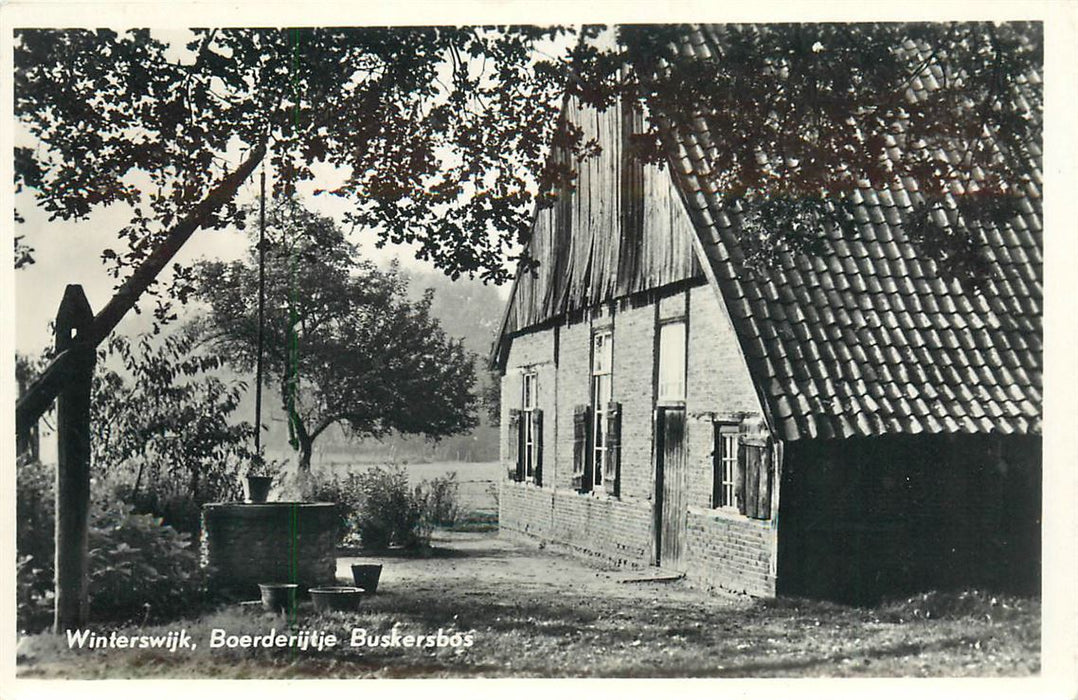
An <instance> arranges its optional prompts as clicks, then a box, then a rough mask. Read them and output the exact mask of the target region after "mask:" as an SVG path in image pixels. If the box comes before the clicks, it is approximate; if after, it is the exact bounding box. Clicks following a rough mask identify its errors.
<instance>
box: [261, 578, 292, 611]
mask: <svg viewBox="0 0 1078 700" xmlns="http://www.w3.org/2000/svg"><path fill="white" fill-rule="evenodd" d="M258 589H259V590H260V591H262V607H263V608H265V609H266V610H268V611H269V612H285V613H287V612H292V611H293V610H295V609H296V593H297V592H298V591H299V584H296V583H260V584H258Z"/></svg>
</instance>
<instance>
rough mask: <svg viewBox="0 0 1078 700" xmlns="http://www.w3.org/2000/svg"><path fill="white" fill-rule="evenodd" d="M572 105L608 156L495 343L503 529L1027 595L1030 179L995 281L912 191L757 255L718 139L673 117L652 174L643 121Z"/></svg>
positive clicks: (679, 558)
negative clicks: (726, 197)
mask: <svg viewBox="0 0 1078 700" xmlns="http://www.w3.org/2000/svg"><path fill="white" fill-rule="evenodd" d="M702 46H705V47H706V41H703V40H699V37H697V40H692V41H689V42H687V43H686V47H687V50H703V49H701V48H700V47H702ZM1031 79H1032V80H1036V79H1037V78H1036V76H1033V77H1032V78H1031ZM566 113H567V116H568V117H569V118H570V119H571V120H572V121H573V122H574V123H576V124H578V125H581V126H582V127H583V128H584V130H585V138H596V139H597V140H598V141H599V143H600V144H601V145H602V152H601V155H600V156H598V157H595V158H592V159H589V160H586V161H584V162H582V163H580V164H579V167H578V173H579V179H578V182H577V186H576V188H575V189H573V190H572V191H566V192H562V194H561V196H560V198H559V200H558V201H557V203H556V204H555V205H554V206H553V207H551V208H548V209H543V210H539V211H538V212H537V214H536V216H535V219H534V225H533V231H532V236H531V239H530V242H529V246H530V253H531V255H532V256H533V257H534V258H535V259H536V260H537V261H538V262H539V265H538V266H537V267H536V268H535V269H534V270H528V271H525V272H522V273H520V274H519V275H518V277H517V279H516V281H515V284H514V287H513V290H512V294H511V297H510V300H509V302H508V307H507V309H506V312H505V317H504V321H503V325H502V329H501V334H500V337H499V339H498V340H497V342H496V344H495V348H494V352H493V356H492V363H493V365H494V367H495V368H496V369H498V370H499V371H500V372H501V375H502V384H501V405H502V416H501V418H502V445H501V454H502V459H503V462H504V463H505V466H506V477H505V481H504V483H503V484H502V485H501V489H500V499H499V503H500V527H501V528H502V529H503V530H504V531H508V532H514V533H521V534H525V535H528V536H531V537H535V538H541V539H544V540H549V541H554V542H559V543H564V544H566V545H569V546H571V547H572V548H574V549H575V550H578V551H579V552H581V553H586V554H589V555H594V556H597V557H601V558H603V559H606V560H609V561H612V562H617V563H624V564H633V565H642V566H647V565H657V566H659V567H662V568H663V569H668V570H671V571H679V572H685V573H686V574H687V575H688V576H689V577H690V578H694V579H697V580H699V581H701V582H704V583H707V584H709V585H713V586H716V587H721V588H724V589H727V590H731V591H737V592H746V593H749V594H752V595H759V596H770V595H775V594H777V593H790V594H800V595H811V596H817V597H828V598H836V599H842V600H869V599H873V598H875V597H878V596H879V595H881V594H885V593H894V592H903V591H910V590H915V589H919V588H930V587H950V586H960V585H963V586H964V585H978V586H980V585H984V586H993V587H999V588H1009V589H1022V590H1027V591H1028V590H1035V589H1037V587H1038V586H1039V566H1040V501H1041V494H1040V484H1041V440H1040V430H1041V368H1042V359H1041V355H1042V352H1041V297H1042V284H1041V278H1042V277H1041V276H1042V262H1041V250H1042V234H1041V203H1040V194H1039V191H1038V186H1039V182H1033V183H1030V185H1029V187H1028V192H1027V196H1026V197H1025V198H1024V199H1023V201H1022V202H1021V207H1020V209H1021V211H1020V213H1019V214H1018V215H1017V216H1015V217H1014V218H1013V219H1011V220H1010V221H1009V223H1007V224H1005V225H1001V226H995V227H988V228H986V229H984V237H985V239H984V241H983V244H984V246H985V251H986V254H987V257H988V258H989V260H990V262H991V265H992V268H993V270H994V275H993V276H992V278H991V279H990V280H988V282H987V283H986V284H985V285H984V286H983V287H982V288H981V289H980V290H979V291H973V290H971V289H970V288H968V285H967V286H963V285H962V284H960V283H959V282H957V281H954V280H952V279H949V278H948V277H947V276H945V275H943V274H941V270H940V269H939V266H938V265H937V264H936V263H935V262H933V261H931V260H928V259H926V258H925V256H923V255H922V254H921V253H920V252H919V251H918V249H917V248H915V247H914V245H913V243H912V241H911V239H910V236H909V235H908V233H907V232H905V231H904V230H903V227H902V225H901V221H900V216H899V212H900V211H901V210H902V209H906V208H908V207H910V206H911V201H915V198H916V196H917V195H916V193H915V192H912V191H909V189H908V188H892V189H889V190H883V191H879V190H870V189H867V188H866V189H863V190H861V191H859V192H856V193H854V194H853V199H852V204H853V205H854V207H853V209H852V212H853V215H854V218H855V225H856V228H857V234H858V235H856V236H852V237H851V236H846V235H844V234H843V233H842V232H840V231H838V230H832V229H831V228H830V227H828V228H826V229H825V231H824V232H823V234H824V235H825V236H826V237H827V243H828V246H827V247H828V250H827V252H826V253H824V254H823V255H819V256H809V255H807V254H800V253H798V254H794V253H786V252H784V253H782V254H780V255H779V256H778V259H777V261H775V263H774V264H772V265H771V266H770V267H769V268H767V269H758V268H757V267H754V266H750V265H749V264H748V263H747V262H746V256H745V253H744V251H743V250H742V249H741V247H740V246H741V244H740V243H739V236H738V226H739V216H738V213H737V212H734V211H728V210H724V209H723V207H722V205H721V204H720V202H719V200H718V198H717V197H716V196H715V193H714V191H711V190H710V189H709V187H710V186H709V184H708V178H707V177H706V174H707V167H708V166H707V163H706V158H705V154H706V152H707V150H708V149H709V148H710V147H711V146H712V142H713V139H717V138H719V136H720V135H715V134H710V133H708V131H707V130H706V129H704V128H700V125H699V124H694V125H692V127H691V128H687V127H686V126H685V125H683V124H682V125H679V124H677V123H673V124H672V125H671V128H670V131H669V134H668V135H669V139H668V142H667V144H666V145H667V148H668V167H665V168H662V169H660V168H654V167H651V166H647V167H645V166H642V165H641V164H640V163H638V162H636V161H635V160H633V159H631V158H629V157H628V148H627V136H628V134H631V133H632V132H633V128H634V123H636V120H637V119H638V118H639V117H636V116H634V115H633V114H631V113H630V112H629V111H628V110H625V109H617V108H612V109H608V110H606V111H605V112H603V113H596V112H585V111H583V110H581V108H579V107H578V106H577V105H576V104H575V103H573V102H571V101H570V102H569V103H568V104H567V106H566ZM911 197H912V199H911Z"/></svg>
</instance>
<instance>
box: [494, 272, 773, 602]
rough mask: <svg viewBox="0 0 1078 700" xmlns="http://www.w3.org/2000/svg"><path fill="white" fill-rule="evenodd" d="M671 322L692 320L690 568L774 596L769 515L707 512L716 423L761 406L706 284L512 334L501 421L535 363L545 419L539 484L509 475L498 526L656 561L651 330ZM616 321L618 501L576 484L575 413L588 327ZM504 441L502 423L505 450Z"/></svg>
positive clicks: (586, 374) (698, 575)
mask: <svg viewBox="0 0 1078 700" xmlns="http://www.w3.org/2000/svg"><path fill="white" fill-rule="evenodd" d="M675 317H687V320H688V346H689V349H688V358H689V359H688V367H687V376H686V380H687V382H686V384H687V387H686V415H687V421H686V445H685V449H686V459H687V464H688V469H689V512H688V516H687V520H688V525H687V533H686V539H685V557H684V561H685V562H686V569H687V571H686V573H687V574H688V575H689V576H690V577H693V578H695V579H698V580H701V581H704V582H706V583H708V584H710V585H714V586H718V587H722V588H726V589H729V590H734V591H744V592H748V593H751V594H756V595H771V594H773V593H774V588H775V579H774V574H773V571H774V560H773V552H774V549H775V532H774V530H773V529H772V527H771V525H772V523H771V521H755V520H750V519H748V518H746V517H744V516H741V515H738V514H737V513H727V512H721V513H720V512H717V511H715V510H712V509H711V492H712V478H713V467H712V451H713V421H714V420H715V419H724V418H726V419H730V420H735V419H740V417H743V416H744V415H747V414H757V413H758V412H759V408H758V404H757V402H756V395H755V392H754V389H753V387H752V384H751V382H750V380H749V377H748V372H747V370H746V369H745V367H744V363H743V361H742V359H741V356H740V351H739V350H738V346H737V343H736V338H735V337H734V335H733V330H732V327H731V326H730V324H729V321H728V320H727V319H726V317H725V315H724V310H723V308H722V307H721V305H720V304H719V302H718V300H717V299H716V298H715V296H714V294H713V292H712V291H711V290H710V288H708V287H707V286H698V287H693V288H691V289H689V290H685V289H681V290H679V291H676V292H674V293H671V294H668V295H666V296H663V297H660V298H658V299H653V300H648V301H646V302H638V303H634V304H629V303H623V304H622V305H620V307H619V308H616V309H613V310H607V311H606V312H605V313H604V314H603V315H602V316H597V317H596V318H585V319H583V320H576V321H575V322H573V323H566V324H563V325H561V326H559V327H558V328H557V329H554V328H546V329H541V330H537V331H534V332H532V333H527V334H523V335H520V336H518V337H516V338H514V339H513V342H512V345H511V346H510V351H509V355H508V360H507V362H506V374H505V377H504V378H503V384H502V386H503V395H502V413H503V426H504V425H505V424H506V423H505V420H504V419H505V418H506V417H507V415H508V409H509V408H510V407H517V406H519V395H520V387H519V381H520V380H519V376H520V372H521V368H522V367H534V368H537V371H538V372H539V383H540V390H539V396H540V408H543V410H544V414H545V416H546V418H545V426H544V449H543V454H544V459H543V471H544V486H543V487H541V488H540V487H536V486H535V485H533V484H525V483H514V482H511V481H508V480H506V481H503V484H502V488H501V493H500V500H499V506H500V525H501V528H502V529H503V530H505V531H507V532H514V533H523V534H527V535H529V536H533V537H537V538H542V539H545V540H550V541H556V542H560V543H563V544H567V545H569V546H570V547H572V548H574V549H576V550H578V551H579V552H581V553H586V554H590V555H594V556H597V557H601V558H603V559H605V560H609V561H613V562H616V563H622V564H633V565H648V564H651V563H653V562H654V557H655V552H654V535H653V529H654V524H653V523H654V508H655V497H656V496H655V461H654V454H653V453H654V430H653V421H654V410H655V384H654V381H655V380H654V376H655V374H654V373H655V361H656V358H655V348H656V333H657V323H658V322H659V321H660V320H666V319H669V318H675ZM611 324H612V329H613V334H614V347H613V365H614V369H613V379H612V384H613V396H614V400H615V401H618V402H620V403H621V404H622V461H621V479H622V481H621V496H620V498H614V497H613V496H610V495H608V494H605V493H594V494H580V493H577V492H576V491H574V490H573V489H572V488H571V484H572V481H571V479H572V470H573V437H572V426H573V408H574V406H576V405H578V404H587V403H588V402H589V400H590V399H589V385H590V361H591V336H592V331H593V328H595V327H599V326H610V325H611ZM555 335H557V340H556V341H555ZM555 348H556V350H555ZM548 402H549V403H548ZM507 445H508V436H507V435H506V431H504V430H503V456H504V455H505V454H506V452H505V450H506V447H507Z"/></svg>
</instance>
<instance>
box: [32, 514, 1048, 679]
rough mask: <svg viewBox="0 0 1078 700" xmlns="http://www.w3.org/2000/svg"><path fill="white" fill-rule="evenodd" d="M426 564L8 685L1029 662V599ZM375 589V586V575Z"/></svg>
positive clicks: (1010, 668) (527, 557) (78, 655)
mask: <svg viewBox="0 0 1078 700" xmlns="http://www.w3.org/2000/svg"><path fill="white" fill-rule="evenodd" d="M441 537H442V538H443V539H442V540H441V541H440V542H439V546H437V547H435V548H434V549H433V550H432V557H431V558H430V559H428V560H414V559H404V558H402V559H400V560H390V561H387V562H386V571H385V572H384V573H383V583H382V587H381V588H380V591H379V593H378V594H377V595H375V596H372V597H370V598H368V599H367V601H366V602H365V603H364V605H363V609H362V610H361V611H360V612H355V613H316V612H315V611H314V610H313V609H312V608H310V606H309V604H304V605H303V606H302V607H301V609H300V611H299V612H298V614H297V616H296V617H295V619H293V620H289V619H288V618H286V617H284V616H281V615H273V614H269V613H264V612H262V611H261V610H260V609H258V608H252V607H250V606H247V607H241V606H236V605H233V606H230V607H227V608H223V609H220V610H218V611H216V612H213V613H210V614H207V615H204V616H201V617H199V618H196V619H194V620H188V621H186V622H180V623H176V624H174V625H168V626H156V627H153V628H148V631H149V632H151V633H152V632H162V631H164V632H167V631H169V630H174V629H179V628H180V627H184V628H186V629H187V631H188V633H190V634H191V635H192V637H193V638H194V639H195V640H196V642H197V643H198V644H199V646H198V648H197V649H196V650H194V651H190V652H177V653H174V654H170V653H168V652H161V651H155V652H148V651H145V650H141V651H130V650H111V651H87V650H81V651H80V650H68V649H67V648H66V643H64V642H63V640H62V639H58V638H56V637H53V636H50V635H38V636H36V637H32V638H28V639H26V640H24V641H23V643H22V644H21V645H20V650H19V653H20V659H19V670H20V676H22V677H48V678H55V677H67V678H140V677H154V678H160V677H173V678H308V677H319V678H336V677H342V678H356V677H502V676H522V677H543V676H558V677H560V676H585V677H586V676H601V677H624V676H646V677H693V676H709V677H760V676H763V677H769V676H778V677H791V676H829V677H842V676H1014V675H1016V676H1023V675H1030V674H1033V673H1036V672H1037V671H1038V669H1039V658H1040V614H1041V611H1040V604H1039V602H1038V601H1037V600H1034V599H1027V598H1014V597H1010V598H1002V597H993V596H991V595H990V594H987V593H984V592H980V591H967V592H963V593H956V594H946V593H931V594H926V595H923V596H915V597H912V598H908V599H904V600H897V601H891V602H888V603H885V604H882V605H879V606H876V607H872V608H857V607H848V606H842V605H835V604H831V603H823V602H819V601H808V600H800V599H789V598H779V599H771V600H749V599H732V598H727V597H720V596H718V595H712V594H709V593H707V592H706V591H702V590H699V589H696V588H693V587H691V586H689V585H686V584H685V583H684V582H675V583H633V584H624V583H618V579H619V578H621V577H620V576H619V575H618V572H615V571H608V570H601V569H597V568H593V567H590V566H588V565H587V564H585V563H584V562H582V561H580V560H577V559H574V558H570V557H567V556H565V555H563V554H558V553H555V552H552V551H551V550H550V548H547V549H546V550H544V551H540V550H539V549H538V548H537V547H536V546H535V545H534V544H511V543H506V542H504V541H503V540H499V539H496V538H492V537H491V536H490V535H489V534H453V533H450V534H447V533H442V535H441ZM387 578H388V580H387ZM273 627H276V629H277V630H281V629H283V628H295V629H308V630H318V631H322V632H327V633H333V634H336V635H337V636H338V638H339V639H341V641H342V643H343V646H342V647H338V648H335V649H331V650H323V651H313V650H308V651H297V650H294V649H271V650H266V649H215V650H211V649H209V648H208V640H209V638H210V634H211V631H212V630H213V629H215V628H222V629H225V630H227V631H228V633H229V634H243V633H249V634H264V633H266V632H267V631H268V630H269V629H270V628H273ZM359 628H362V629H364V630H366V633H367V634H368V635H379V636H380V635H392V634H393V630H394V629H396V630H397V632H398V634H400V635H405V634H414V635H435V636H436V635H437V634H438V632H439V630H441V631H442V633H443V635H445V636H447V637H448V636H451V635H452V634H453V633H454V632H459V633H462V634H470V635H472V639H473V644H472V646H470V647H466V648H465V647H463V646H460V647H452V646H448V645H447V646H444V647H438V646H434V647H431V648H426V647H423V648H405V647H403V646H396V647H395V646H388V647H376V648H367V647H361V648H351V647H350V646H348V641H349V638H350V636H351V634H352V630H353V629H359Z"/></svg>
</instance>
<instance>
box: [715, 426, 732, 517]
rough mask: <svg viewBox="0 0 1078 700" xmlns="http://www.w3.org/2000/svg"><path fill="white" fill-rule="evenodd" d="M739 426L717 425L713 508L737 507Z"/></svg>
mask: <svg viewBox="0 0 1078 700" xmlns="http://www.w3.org/2000/svg"><path fill="white" fill-rule="evenodd" d="M737 433H738V431H737V426H735V425H723V426H716V427H715V453H714V466H715V474H714V480H713V489H712V495H711V506H712V507H713V508H737V470H738V461H737Z"/></svg>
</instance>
